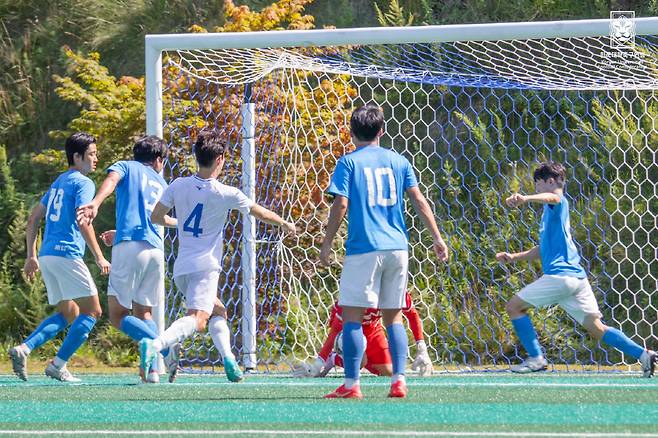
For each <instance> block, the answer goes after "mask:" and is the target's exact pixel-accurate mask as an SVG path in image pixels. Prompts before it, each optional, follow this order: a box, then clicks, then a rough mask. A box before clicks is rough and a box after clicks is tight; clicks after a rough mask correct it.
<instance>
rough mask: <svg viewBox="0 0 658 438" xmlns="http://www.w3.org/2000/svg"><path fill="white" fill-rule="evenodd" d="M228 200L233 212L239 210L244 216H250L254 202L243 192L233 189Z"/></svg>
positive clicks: (227, 197)
mask: <svg viewBox="0 0 658 438" xmlns="http://www.w3.org/2000/svg"><path fill="white" fill-rule="evenodd" d="M226 199H227V201H228V203H229V208H230V209H231V210H239V211H240V212H241V213H244V214H249V210H250V209H251V207H252V206H253V205H254V201H252V200H251V199H249V198H247V195H245V194H244V193H242V190H240V189H237V188H235V187H231V189H230V190H229V192H228V195H227V196H226Z"/></svg>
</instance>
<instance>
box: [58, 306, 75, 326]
mask: <svg viewBox="0 0 658 438" xmlns="http://www.w3.org/2000/svg"><path fill="white" fill-rule="evenodd" d="M57 310H59V313H61V314H62V315H63V316H64V318H65V319H66V320H67V321H68V322H69V324H70V323H72V322H73V321H74V320H75V318H77V317H78V315H79V314H80V308H79V307H78V305H77V304H76V303H75V301H69V300H67V301H61V302H60V303H59V304H58V305H57Z"/></svg>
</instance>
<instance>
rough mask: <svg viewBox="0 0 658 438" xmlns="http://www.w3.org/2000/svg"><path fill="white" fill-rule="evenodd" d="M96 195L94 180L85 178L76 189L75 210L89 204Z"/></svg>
mask: <svg viewBox="0 0 658 438" xmlns="http://www.w3.org/2000/svg"><path fill="white" fill-rule="evenodd" d="M95 193H96V186H94V183H93V181H92V180H90V179H87V178H85V179H84V180H82V181H80V183H79V184H78V185H77V187H76V192H75V208H78V207H80V206H81V205H84V204H88V203H90V202H91V200H92V199H94V194H95Z"/></svg>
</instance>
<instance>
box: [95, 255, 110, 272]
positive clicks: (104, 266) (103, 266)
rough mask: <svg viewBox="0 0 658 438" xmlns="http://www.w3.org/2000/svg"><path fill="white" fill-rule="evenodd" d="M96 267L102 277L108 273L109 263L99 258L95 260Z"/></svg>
mask: <svg viewBox="0 0 658 438" xmlns="http://www.w3.org/2000/svg"><path fill="white" fill-rule="evenodd" d="M96 265H97V266H98V267H99V268H100V270H101V274H102V275H108V274H109V273H110V268H111V267H112V265H110V262H108V261H107V260H106V259H105V257H103V256H101V257H98V258H97V259H96Z"/></svg>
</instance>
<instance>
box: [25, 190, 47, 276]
mask: <svg viewBox="0 0 658 438" xmlns="http://www.w3.org/2000/svg"><path fill="white" fill-rule="evenodd" d="M44 217H46V207H45V206H44V205H43V204H42V203H40V202H39V203H38V204H37V205H35V206H34V208H33V209H32V211H31V212H30V217H28V218H27V227H26V230H25V236H26V237H25V240H26V243H27V245H26V248H27V258H26V259H25V265H24V266H23V273H24V274H25V278H27V279H28V280H29V281H32V280H34V276H35V275H36V273H37V271H38V270H39V260H38V259H37V235H38V234H39V226H40V225H41V220H42V219H43V218H44Z"/></svg>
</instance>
